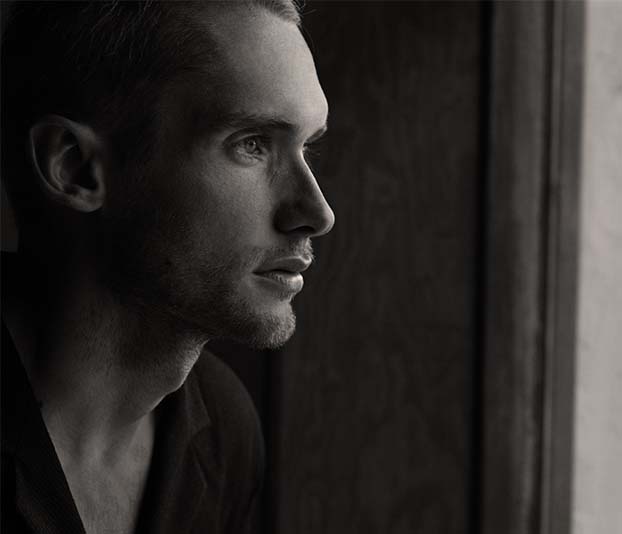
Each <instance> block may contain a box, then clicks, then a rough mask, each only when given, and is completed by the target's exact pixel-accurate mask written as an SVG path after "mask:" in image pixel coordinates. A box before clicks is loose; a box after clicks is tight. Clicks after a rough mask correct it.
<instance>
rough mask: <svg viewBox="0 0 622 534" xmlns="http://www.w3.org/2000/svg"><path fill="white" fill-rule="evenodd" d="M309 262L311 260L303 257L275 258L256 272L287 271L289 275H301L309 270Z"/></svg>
mask: <svg viewBox="0 0 622 534" xmlns="http://www.w3.org/2000/svg"><path fill="white" fill-rule="evenodd" d="M311 261H312V260H311V258H308V257H303V256H291V257H287V258H277V259H274V260H271V261H269V262H267V263H265V264H264V265H262V266H261V268H260V269H258V270H257V271H256V272H258V273H265V272H268V271H288V272H290V273H301V272H302V271H306V270H307V269H308V268H309V266H310V265H311Z"/></svg>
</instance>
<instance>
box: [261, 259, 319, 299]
mask: <svg viewBox="0 0 622 534" xmlns="http://www.w3.org/2000/svg"><path fill="white" fill-rule="evenodd" d="M311 261H312V260H311V258H308V257H302V256H293V257H288V258H278V259H274V260H270V261H269V262H267V263H265V264H263V265H262V266H261V267H260V268H259V269H258V270H257V271H255V274H256V275H257V276H258V277H259V278H260V279H261V280H262V281H263V282H265V283H266V284H268V285H269V286H270V287H271V288H272V289H274V290H277V291H279V292H281V293H285V294H294V293H298V292H300V291H301V290H302V287H303V285H304V279H303V278H302V274H300V273H302V272H303V271H306V270H307V269H308V268H309V266H310V265H311Z"/></svg>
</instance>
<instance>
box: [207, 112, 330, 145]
mask: <svg viewBox="0 0 622 534" xmlns="http://www.w3.org/2000/svg"><path fill="white" fill-rule="evenodd" d="M254 128H256V129H264V130H265V129H268V130H281V131H285V132H295V131H298V130H300V128H299V126H297V125H295V124H293V123H291V122H289V121H286V120H283V119H282V118H279V117H276V116H273V115H261V114H256V113H246V112H227V113H221V114H218V115H216V117H213V118H212V119H211V120H210V129H211V130H212V131H222V130H226V129H231V130H251V129H254ZM327 129H328V125H327V123H326V122H325V123H324V124H323V125H322V126H321V127H320V128H318V129H317V130H316V131H315V132H314V133H313V134H312V135H311V136H310V137H309V139H308V141H309V142H312V141H317V140H318V139H319V138H320V137H322V136H323V135H324V134H325V133H326V130H327Z"/></svg>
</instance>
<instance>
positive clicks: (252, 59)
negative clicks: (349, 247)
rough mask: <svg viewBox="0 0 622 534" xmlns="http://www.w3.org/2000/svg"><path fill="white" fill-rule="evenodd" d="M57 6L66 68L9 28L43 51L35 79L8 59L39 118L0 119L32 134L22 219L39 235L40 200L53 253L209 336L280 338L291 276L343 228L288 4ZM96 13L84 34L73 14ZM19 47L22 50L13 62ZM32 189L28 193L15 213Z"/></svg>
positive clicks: (287, 323) (314, 88)
mask: <svg viewBox="0 0 622 534" xmlns="http://www.w3.org/2000/svg"><path fill="white" fill-rule="evenodd" d="M44 4H48V3H44ZM70 4H73V3H70ZM39 9H40V10H41V12H45V11H46V10H47V11H48V17H49V12H50V11H52V12H53V10H50V8H49V7H46V5H42V6H40V7H39ZM60 11H61V12H62V13H60V14H59V15H58V18H57V20H56V21H55V22H54V23H50V21H49V20H48V21H47V22H45V21H43V20H40V21H38V23H37V24H40V25H43V27H46V28H47V30H46V31H47V34H45V32H43V33H42V34H41V35H44V36H45V35H47V37H46V38H45V39H48V40H50V39H51V40H54V36H56V38H58V39H60V40H61V41H62V40H65V39H66V43H65V45H64V46H65V48H67V50H66V53H67V54H68V55H67V56H63V58H62V60H60V61H56V63H57V64H58V65H57V66H55V65H54V64H45V65H44V64H41V60H40V59H39V60H37V59H33V58H34V57H36V58H40V56H41V55H42V56H46V55H48V52H47V51H42V50H41V47H44V46H46V42H48V41H46V40H45V39H44V38H43V37H39V42H37V40H36V39H35V41H34V44H29V45H26V44H24V42H23V41H24V40H23V38H20V37H18V36H11V35H10V34H9V38H14V39H16V42H18V43H19V42H21V46H22V47H24V46H32V47H33V48H34V49H33V50H32V51H31V53H30V54H31V55H30V56H29V57H26V58H24V60H23V64H24V65H25V66H27V68H28V69H34V71H33V72H32V73H30V72H29V71H28V70H26V71H24V70H22V71H21V72H20V67H19V65H17V66H16V65H15V63H16V62H15V57H14V56H15V54H14V53H13V54H12V56H13V57H12V58H11V60H10V61H8V63H10V64H11V65H12V69H13V71H15V69H17V72H18V74H20V77H21V79H25V80H26V82H21V83H23V87H21V88H20V87H15V84H14V83H13V85H11V83H12V82H11V81H10V80H9V82H8V84H7V85H6V86H3V91H4V90H5V89H7V88H8V89H7V92H5V95H8V96H9V99H8V100H9V101H12V102H15V100H19V101H21V102H22V103H23V102H24V100H25V99H26V101H29V100H30V101H32V102H33V105H32V108H33V109H32V111H26V109H25V108H23V109H20V110H19V112H16V111H15V110H14V109H11V110H8V111H9V113H8V115H7V116H8V117H9V122H8V123H7V124H5V125H3V127H7V126H8V127H10V128H11V132H13V131H15V132H17V133H21V135H22V142H24V141H25V144H26V146H27V147H28V151H27V153H26V159H27V160H30V164H31V165H32V167H33V169H34V171H32V172H31V173H30V174H31V175H33V181H32V183H34V184H36V187H35V188H30V187H29V186H28V185H20V184H19V183H17V185H16V182H17V181H16V180H15V179H16V178H19V180H25V179H26V175H25V173H24V172H23V171H24V169H23V168H22V169H21V170H22V173H20V176H19V177H18V176H15V174H14V172H15V169H16V168H19V160H18V159H17V158H15V159H13V160H11V165H10V167H12V169H7V170H8V171H9V172H12V174H13V175H12V176H11V179H12V183H11V184H10V190H11V192H12V193H13V197H14V198H16V199H17V202H18V205H17V209H18V213H19V214H20V224H21V225H23V226H24V227H26V228H28V227H32V228H34V229H36V231H33V232H32V233H33V235H35V236H36V234H37V233H38V234H39V235H40V234H41V231H42V228H41V225H40V224H37V219H38V214H36V213H32V211H29V206H37V209H38V210H41V213H42V214H43V218H44V219H45V220H46V227H47V228H49V229H50V230H49V231H50V232H51V233H53V234H54V235H53V237H51V240H52V241H54V242H55V246H57V247H64V248H66V249H67V251H68V253H70V254H72V255H77V256H78V257H79V258H80V264H81V265H82V266H83V267H84V268H88V269H90V270H91V271H92V272H94V273H95V274H96V276H97V277H98V281H99V282H100V283H101V284H102V285H103V286H105V287H108V288H110V289H111V290H112V291H113V293H114V295H115V296H117V297H118V298H119V299H121V300H122V301H123V302H124V303H125V304H126V305H127V306H140V307H142V308H143V311H145V310H152V309H157V310H158V311H159V312H161V313H165V314H168V315H169V316H170V317H174V318H175V319H176V320H177V321H179V323H180V324H183V325H185V327H187V328H189V329H193V330H196V331H197V333H202V334H204V335H207V336H214V337H231V338H235V339H237V340H238V341H242V342H248V343H252V344H255V345H259V346H276V345H279V344H281V343H282V342H284V341H285V340H286V339H287V338H288V337H289V336H290V335H291V333H292V332H293V328H294V315H293V312H292V309H291V299H292V297H293V296H294V294H295V293H296V292H297V291H299V290H300V287H301V279H300V276H299V275H297V274H296V273H297V272H299V271H300V270H302V269H304V268H306V266H307V264H308V262H309V261H310V259H311V250H310V239H311V238H312V237H314V236H317V235H322V234H324V233H326V232H327V231H329V230H330V227H331V226H332V224H333V220H334V218H333V214H332V211H331V210H330V208H329V206H328V205H327V204H326V201H325V200H324V198H323V196H322V194H321V192H320V190H319V187H318V185H317V182H316V181H315V178H314V176H313V174H312V173H311V170H310V168H309V166H308V165H307V162H306V161H305V154H304V153H305V148H306V146H307V145H308V143H310V142H311V141H313V140H314V139H315V138H316V137H317V136H318V135H320V134H321V133H322V131H323V130H324V128H325V121H326V116H327V105H326V100H325V98H324V95H323V92H322V90H321V88H320V85H319V83H318V80H317V77H316V74H315V68H314V65H313V61H312V58H311V55H310V52H309V50H308V48H307V46H306V44H305V42H304V39H303V38H302V36H301V34H300V32H299V30H298V27H297V14H296V11H295V9H294V6H293V5H291V4H289V3H288V2H287V1H285V0H283V1H279V2H277V1H274V2H267V1H261V2H259V1H254V2H235V1H229V2H197V3H185V2H166V3H149V4H147V3H133V2H130V3H124V2H120V3H115V4H105V5H103V4H102V3H100V2H94V3H93V4H90V5H85V6H78V7H76V6H75V4H74V5H65V6H62V7H61V8H60ZM86 15H88V16H89V17H91V18H90V19H89V20H90V21H91V25H90V26H89V25H87V26H85V27H82V28H81V29H80V28H76V19H75V18H72V17H85V16H86ZM19 16H20V15H19V13H18V15H17V17H18V18H17V19H16V20H19ZM87 18H88V17H87ZM121 18H123V20H124V21H125V23H126V24H125V26H122V27H119V21H120V20H121ZM35 20H36V17H35ZM85 20H86V19H85ZM112 20H116V23H111V21H112ZM46 24H47V25H48V26H45V25H46ZM50 24H51V26H50ZM82 24H84V21H83V22H82ZM34 28H35V29H36V28H37V26H36V25H35V26H34ZM50 28H52V29H50ZM67 28H70V29H71V31H70V32H69V34H70V35H66V34H65V33H64V32H65V31H66V29H67ZM32 29H33V27H31V31H32ZM72 32H73V33H72ZM76 32H77V33H76ZM102 34H103V35H102ZM37 35H39V34H37ZM89 36H92V42H90V41H89ZM77 37H79V38H78V39H77ZM76 39H77V40H76ZM102 45H103V46H102ZM17 49H18V50H19V47H17ZM11 50H13V52H14V51H15V50H16V43H11V46H10V47H8V50H7V47H6V46H5V48H4V51H3V54H8V53H9V52H10V51H11ZM57 53H58V51H57ZM57 59H58V58H57ZM3 60H4V59H3ZM48 63H49V58H48ZM42 73H44V74H42ZM4 78H5V79H6V76H4ZM33 87H34V89H33ZM36 91H40V92H41V93H40V98H39V97H38V96H37V94H35V92H36ZM18 92H20V94H19V95H18V94H17V93H18ZM18 96H19V98H18ZM5 101H6V100H5ZM10 105H13V104H10ZM3 111H4V109H3ZM24 115H29V116H28V117H27V120H24ZM3 120H4V119H3ZM4 131H5V132H6V131H7V130H4ZM6 146H7V145H6V144H4V145H3V148H4V149H5V150H6ZM22 146H23V145H22ZM14 148H16V149H19V140H18V144H17V145H16V147H14ZM13 153H17V150H16V151H15V152H13ZM3 163H4V162H3ZM5 172H6V171H5ZM20 191H21V192H25V193H26V194H27V195H28V196H29V198H28V199H27V201H26V202H22V205H21V206H20V205H19V197H20ZM36 191H40V192H41V193H40V194H38V193H35V192H36ZM22 194H23V193H22ZM35 194H38V197H39V201H38V202H37V203H35V202H33V201H32V198H31V196H32V195H35ZM63 236H71V243H67V242H63ZM26 238H27V239H28V233H27V234H26ZM32 241H33V243H38V244H39V245H40V241H37V239H36V237H33V239H32ZM64 241H67V239H66V238H65V240H64ZM35 246H37V245H35Z"/></svg>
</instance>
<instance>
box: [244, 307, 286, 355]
mask: <svg viewBox="0 0 622 534" xmlns="http://www.w3.org/2000/svg"><path fill="white" fill-rule="evenodd" d="M247 319H249V320H248V321H247V322H246V324H245V325H244V324H240V325H239V329H238V332H237V336H235V337H236V338H237V339H235V341H237V342H239V343H242V344H244V345H247V346H249V347H251V348H254V349H277V348H279V347H282V346H283V345H284V344H285V343H286V342H287V341H288V340H289V339H290V338H291V337H292V335H293V334H294V331H295V330H296V315H295V314H294V311H293V310H292V309H291V306H289V305H288V310H287V311H286V312H284V313H271V314H260V315H259V316H256V317H254V318H253V319H250V318H247Z"/></svg>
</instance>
